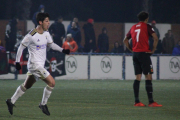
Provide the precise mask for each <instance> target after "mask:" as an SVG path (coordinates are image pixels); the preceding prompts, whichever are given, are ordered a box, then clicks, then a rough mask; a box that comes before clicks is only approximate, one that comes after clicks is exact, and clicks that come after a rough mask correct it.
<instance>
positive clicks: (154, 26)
mask: <svg viewBox="0 0 180 120" xmlns="http://www.w3.org/2000/svg"><path fill="white" fill-rule="evenodd" d="M151 26H152V28H153V29H154V32H155V33H156V35H157V37H158V39H159V38H160V34H159V30H158V28H157V27H156V21H155V20H153V21H152V22H151ZM153 42H154V40H153V38H152V37H149V47H150V49H151V50H152V48H153Z"/></svg>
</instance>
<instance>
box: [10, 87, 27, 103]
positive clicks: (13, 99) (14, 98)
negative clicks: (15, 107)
mask: <svg viewBox="0 0 180 120" xmlns="http://www.w3.org/2000/svg"><path fill="white" fill-rule="evenodd" d="M25 91H26V88H25V87H24V86H23V84H22V85H20V86H19V87H18V88H17V90H16V92H15V93H14V95H13V96H12V97H11V102H12V104H14V103H15V102H16V101H17V99H18V98H19V97H21V96H22V95H23V94H24V93H25Z"/></svg>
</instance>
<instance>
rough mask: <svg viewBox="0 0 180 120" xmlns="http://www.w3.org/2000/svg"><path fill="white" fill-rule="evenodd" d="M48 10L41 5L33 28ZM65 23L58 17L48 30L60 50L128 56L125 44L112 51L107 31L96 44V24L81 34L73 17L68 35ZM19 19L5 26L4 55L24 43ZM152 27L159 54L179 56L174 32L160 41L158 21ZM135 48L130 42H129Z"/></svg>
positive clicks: (89, 22) (85, 27)
mask: <svg viewBox="0 0 180 120" xmlns="http://www.w3.org/2000/svg"><path fill="white" fill-rule="evenodd" d="M44 11H45V7H44V6H43V5H40V7H39V9H38V11H37V12H36V13H34V15H33V18H32V22H33V23H34V26H35V27H36V26H37V22H36V20H35V17H36V14H37V13H38V12H44ZM62 22H63V17H62V16H59V17H58V18H57V19H56V20H55V21H54V23H53V24H51V26H50V27H49V33H50V34H51V36H52V38H53V41H54V42H55V43H56V44H58V45H59V46H61V47H63V48H65V49H70V51H71V53H75V52H86V53H94V52H96V53H129V51H128V50H126V49H125V47H124V45H123V44H122V41H116V42H115V43H114V47H113V49H111V50H110V49H109V41H110V40H109V37H108V30H107V29H106V28H105V27H103V28H99V29H102V33H101V34H99V35H98V39H97V42H96V37H95V34H96V33H95V31H94V20H93V19H92V18H89V19H88V20H87V23H85V24H84V25H83V26H82V28H83V31H84V33H81V27H80V26H79V24H78V18H77V17H74V18H73V20H72V21H71V22H70V24H69V25H68V27H67V32H66V31H65V27H64V24H63V23H62ZM17 24H18V19H17V18H13V19H12V20H10V21H9V23H8V24H7V25H6V31H5V41H6V46H5V48H2V45H1V42H0V48H1V49H0V50H1V51H5V49H6V51H16V50H17V48H18V46H19V44H20V42H21V40H22V39H23V35H22V31H21V30H20V29H17ZM151 25H152V27H153V29H154V31H155V33H156V34H157V36H158V38H159V42H158V45H157V50H156V51H155V53H156V54H172V55H180V41H178V43H175V39H174V37H173V33H172V31H171V30H168V31H167V33H166V34H165V35H164V37H163V39H162V40H161V39H160V33H159V30H158V28H157V27H156V21H154V20H153V21H152V22H151ZM82 34H84V37H85V38H84V39H85V44H84V45H82V44H81V41H82V38H81V35H82ZM129 42H130V44H131V45H132V43H131V41H129ZM149 46H150V49H152V47H153V39H152V38H151V37H150V38H149Z"/></svg>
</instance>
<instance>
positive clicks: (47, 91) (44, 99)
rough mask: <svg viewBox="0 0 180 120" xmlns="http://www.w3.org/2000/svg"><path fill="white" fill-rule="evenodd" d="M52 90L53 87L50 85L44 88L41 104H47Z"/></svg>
mask: <svg viewBox="0 0 180 120" xmlns="http://www.w3.org/2000/svg"><path fill="white" fill-rule="evenodd" d="M52 90H53V88H52V87H49V86H48V85H47V86H46V87H45V88H44V92H43V97H42V102H41V105H45V104H47V101H48V99H49V97H50V95H51V93H52Z"/></svg>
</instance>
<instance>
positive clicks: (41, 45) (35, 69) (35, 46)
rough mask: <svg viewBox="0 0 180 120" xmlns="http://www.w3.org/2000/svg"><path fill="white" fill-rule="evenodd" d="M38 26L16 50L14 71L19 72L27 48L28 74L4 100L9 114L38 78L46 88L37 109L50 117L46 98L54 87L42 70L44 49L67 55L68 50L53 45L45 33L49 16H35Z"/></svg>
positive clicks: (44, 14)
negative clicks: (8, 97)
mask: <svg viewBox="0 0 180 120" xmlns="http://www.w3.org/2000/svg"><path fill="white" fill-rule="evenodd" d="M36 19H37V23H38V26H37V27H36V28H35V29H33V30H31V31H30V32H29V33H28V34H27V35H26V36H25V37H24V39H23V40H22V42H21V45H20V47H19V48H18V51H17V55H16V69H17V70H20V69H21V66H20V58H21V55H22V52H23V50H24V49H25V48H26V47H27V48H28V51H29V59H28V64H27V68H28V73H27V78H26V79H25V81H24V83H23V84H22V85H20V86H19V87H18V88H17V90H16V92H15V93H14V95H13V96H12V97H11V99H7V100H6V104H7V106H8V110H9V112H10V114H11V115H12V114H13V107H14V104H15V102H16V101H17V99H18V98H19V97H21V96H22V95H23V94H24V93H25V91H26V90H27V89H29V88H31V87H32V85H33V84H34V83H35V82H36V80H38V79H39V78H40V79H42V80H43V81H44V82H45V83H46V84H47V86H46V87H45V88H44V92H43V97H42V101H41V103H40V104H39V108H40V109H41V110H42V112H43V113H44V114H46V115H50V113H49V111H48V107H47V105H46V104H47V101H48V98H49V97H50V95H51V92H52V90H53V88H54V86H55V81H54V79H53V77H52V76H51V75H50V74H49V72H48V71H47V70H46V69H45V68H44V64H45V60H46V47H47V46H48V47H50V48H52V49H53V50H56V51H59V52H63V53H65V54H69V53H70V50H68V49H63V48H61V47H59V46H58V45H57V44H55V43H54V42H53V40H52V38H51V36H50V34H49V32H48V31H47V30H48V28H49V24H50V23H49V14H48V13H38V14H37V16H36Z"/></svg>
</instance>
